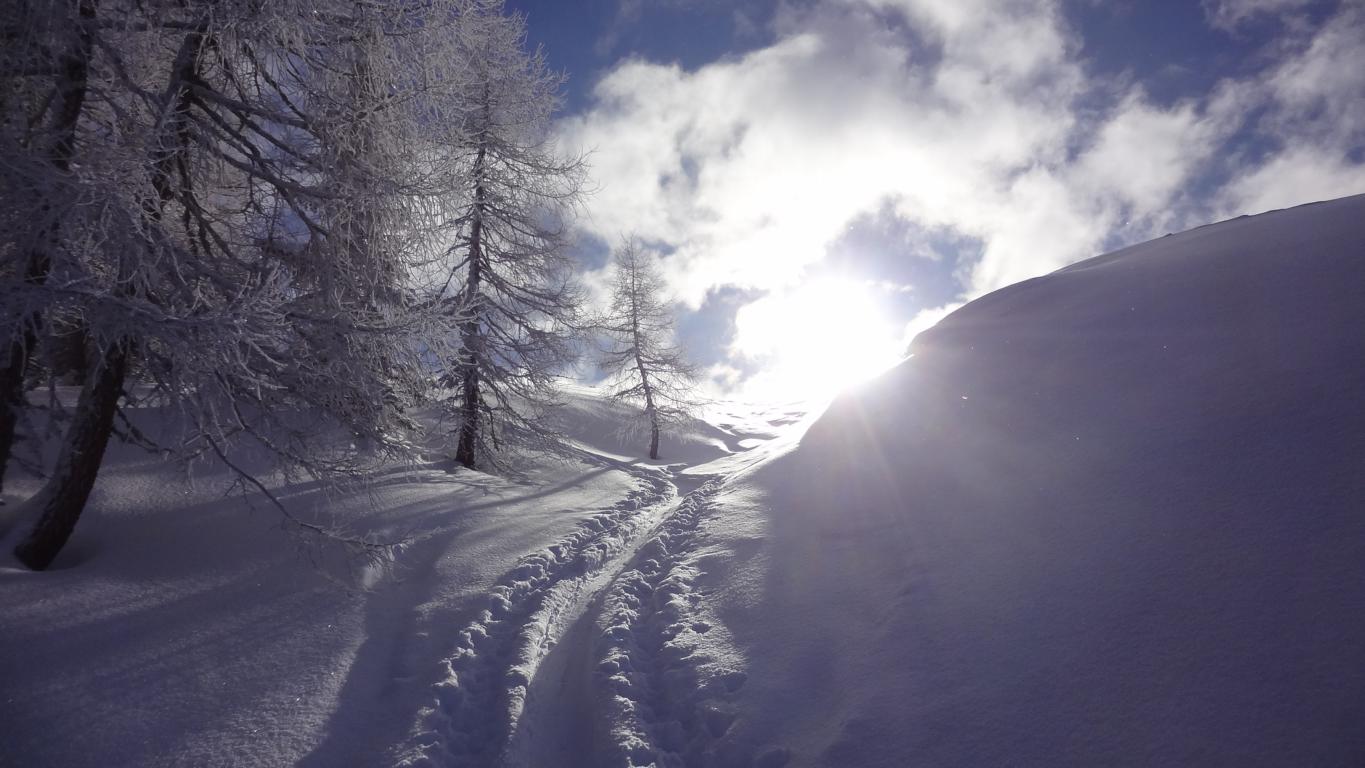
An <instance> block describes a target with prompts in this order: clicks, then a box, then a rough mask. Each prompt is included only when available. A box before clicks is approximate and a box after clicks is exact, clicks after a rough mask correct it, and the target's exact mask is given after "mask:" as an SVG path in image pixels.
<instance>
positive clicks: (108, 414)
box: [14, 341, 128, 571]
mask: <svg viewBox="0 0 1365 768" xmlns="http://www.w3.org/2000/svg"><path fill="white" fill-rule="evenodd" d="M127 373H128V348H127V346H126V343H125V342H121V341H120V342H115V343H114V344H112V345H111V346H110V347H109V349H108V350H106V351H105V354H104V358H103V359H102V360H100V361H98V363H97V366H96V369H95V371H94V374H93V375H92V376H91V378H90V381H89V382H88V383H87V384H86V385H85V387H84V388H82V389H81V398H80V401H79V402H78V403H77V405H76V412H75V414H73V416H72V419H71V425H70V426H69V427H68V429H67V440H66V443H65V444H64V445H63V446H62V453H61V456H59V457H58V459H57V467H56V469H55V470H54V471H53V473H52V477H51V478H49V479H48V481H47V485H46V486H44V487H43V490H42V491H41V492H39V494H38V497H39V498H41V499H43V513H42V517H40V518H39V519H38V522H37V524H35V525H34V526H33V530H32V531H30V532H29V534H28V536H27V537H26V538H25V539H24V541H23V542H22V543H20V544H19V546H18V547H16V548H15V550H14V554H15V556H17V557H18V558H19V560H20V561H21V562H22V563H23V564H24V565H27V566H28V567H29V568H32V569H33V570H35V571H41V570H43V569H45V568H47V567H48V566H49V565H51V564H52V560H53V559H54V558H56V557H57V553H58V552H60V551H61V549H62V547H63V546H64V545H65V544H66V540H67V539H68V538H70V537H71V531H72V530H74V529H75V527H76V521H77V520H78V519H80V516H81V510H83V509H84V508H85V502H86V499H88V498H89V497H90V490H91V489H92V488H93V487H94V486H95V477H96V475H98V474H99V469H100V462H101V461H103V459H104V449H105V447H106V446H107V445H108V444H109V434H110V432H112V431H113V426H114V414H115V412H116V411H117V410H118V401H119V396H120V395H121V394H122V393H123V380H124V377H125V376H126V375H127Z"/></svg>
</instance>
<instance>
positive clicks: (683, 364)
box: [599, 237, 701, 459]
mask: <svg viewBox="0 0 1365 768" xmlns="http://www.w3.org/2000/svg"><path fill="white" fill-rule="evenodd" d="M613 266H614V268H615V275H614V279H613V282H612V290H611V304H610V307H609V308H608V310H607V313H606V315H605V316H604V317H603V318H602V320H601V322H600V328H599V330H600V332H601V333H602V335H603V336H604V337H605V338H606V339H607V342H608V345H607V347H606V349H605V350H604V351H603V354H602V360H601V365H602V368H603V370H605V371H606V373H607V375H608V388H609V391H610V393H611V399H612V400H614V401H618V402H621V401H625V402H630V403H635V404H638V405H639V406H640V407H641V408H642V409H643V411H642V416H643V417H644V422H645V426H646V427H647V428H648V430H649V458H651V459H658V458H659V434H660V432H661V431H662V430H663V429H664V428H665V427H667V426H668V425H670V424H676V423H678V422H679V421H681V420H682V419H684V418H685V417H687V416H688V415H690V414H692V413H693V412H695V411H696V410H697V408H698V407H700V405H701V400H700V399H699V398H698V396H697V370H696V367H695V366H694V365H693V364H692V363H690V362H689V361H688V360H687V358H686V356H685V355H684V354H683V352H682V350H681V349H680V348H678V347H677V346H676V345H675V344H674V343H673V338H674V322H673V313H672V312H671V311H670V308H669V305H668V303H667V302H665V301H664V282H663V278H662V277H661V276H660V274H659V271H658V269H657V268H656V267H655V265H654V263H653V262H652V261H650V260H649V258H648V257H647V256H645V255H644V254H642V253H641V252H640V249H639V247H638V246H637V244H636V242H635V239H634V238H633V237H632V238H627V239H625V240H624V241H623V242H622V243H621V247H620V248H619V249H618V250H617V251H616V255H615V259H614V261H613Z"/></svg>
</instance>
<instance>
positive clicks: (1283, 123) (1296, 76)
mask: <svg viewBox="0 0 1365 768" xmlns="http://www.w3.org/2000/svg"><path fill="white" fill-rule="evenodd" d="M1286 48H1287V49H1288V53H1286V54H1285V55H1284V56H1283V57H1282V58H1281V60H1280V61H1279V62H1278V63H1277V64H1275V65H1274V66H1273V67H1271V69H1270V71H1269V72H1268V73H1266V75H1265V76H1264V77H1263V78H1257V79H1256V80H1254V81H1250V82H1245V83H1239V84H1236V85H1235V86H1233V87H1230V88H1229V89H1227V93H1226V94H1224V95H1223V101H1224V102H1227V103H1228V104H1229V105H1230V106H1226V107H1224V108H1225V110H1226V111H1228V112H1233V113H1236V112H1240V113H1243V114H1246V113H1250V112H1251V111H1252V110H1253V109H1255V108H1262V109H1263V110H1264V111H1265V115H1264V116H1263V117H1261V118H1260V120H1259V121H1258V122H1257V124H1256V128H1257V129H1258V130H1259V131H1260V133H1261V134H1262V135H1263V137H1264V138H1265V139H1266V140H1267V141H1270V142H1272V143H1274V144H1275V145H1276V149H1275V150H1274V151H1272V152H1270V153H1269V154H1268V155H1267V156H1266V157H1264V158H1263V159H1261V160H1260V162H1259V163H1256V164H1248V166H1247V167H1245V168H1242V169H1240V171H1239V172H1238V173H1236V174H1234V176H1233V178H1232V179H1231V181H1230V182H1229V183H1228V184H1227V186H1226V187H1225V188H1224V189H1223V190H1222V193H1221V195H1220V199H1219V201H1218V205H1217V209H1218V211H1219V212H1221V213H1223V214H1226V215H1236V214H1240V213H1260V212H1262V211H1266V210H1270V209H1272V208H1283V207H1286V206H1290V205H1296V204H1299V203H1306V202H1312V201H1315V200H1328V199H1331V198H1335V197H1342V196H1345V195H1350V194H1357V193H1361V192H1365V7H1361V6H1360V5H1358V4H1354V3H1346V4H1344V5H1343V6H1342V8H1341V10H1340V11H1339V12H1338V13H1337V14H1336V15H1335V16H1333V17H1332V18H1330V19H1328V20H1327V22H1326V23H1325V24H1323V25H1322V27H1321V28H1320V29H1318V30H1316V31H1314V32H1313V33H1312V34H1310V35H1308V36H1307V37H1306V38H1305V39H1303V40H1298V41H1291V43H1290V44H1289V45H1287V46H1286Z"/></svg>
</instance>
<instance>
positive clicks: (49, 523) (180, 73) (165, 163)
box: [14, 31, 204, 571]
mask: <svg viewBox="0 0 1365 768" xmlns="http://www.w3.org/2000/svg"><path fill="white" fill-rule="evenodd" d="M203 43H204V35H203V34H202V32H200V31H196V32H193V33H191V34H189V35H187V36H186V38H185V40H184V42H183V43H182V44H181V46H180V51H179V52H178V53H177V54H176V61H175V66H174V69H173V70H172V73H171V81H170V85H169V87H168V88H167V91H166V105H167V107H168V108H170V109H171V113H170V114H171V119H170V120H167V121H166V123H165V124H164V126H163V129H164V130H165V131H166V136H165V140H164V141H158V142H156V143H155V144H154V147H155V150H154V151H153V153H152V157H151V166H152V179H151V181H152V186H153V187H154V188H155V189H156V192H157V194H156V197H155V198H153V199H150V200H147V201H146V202H144V203H143V214H144V216H145V217H146V219H147V220H148V222H149V223H152V224H159V223H160V220H161V216H162V212H163V211H164V209H165V206H166V203H167V201H168V200H170V198H171V197H172V196H173V194H174V190H172V188H171V186H170V174H171V168H172V164H173V163H174V162H175V160H176V158H177V156H178V155H179V153H180V152H183V151H184V146H185V139H186V136H185V134H184V131H185V127H184V116H185V114H186V113H187V112H188V110H189V98H188V94H189V91H188V89H187V87H186V86H187V85H188V84H189V83H190V82H192V81H193V78H194V76H195V72H196V70H197V67H198V61H199V53H200V51H201V50H202V47H203ZM147 245H148V247H149V249H155V244H154V243H152V242H148V243H147ZM130 269H131V265H130V264H128V263H127V262H125V261H122V260H120V262H119V268H118V278H119V279H118V283H117V285H118V286H119V288H117V289H116V294H117V292H118V291H121V290H125V289H124V288H123V287H122V286H124V285H125V284H126V283H130V282H131V275H130V274H129V270H130ZM132 344H133V342H132V341H131V340H130V339H128V338H127V337H122V338H116V339H115V340H114V341H112V342H110V343H108V344H107V346H106V347H105V348H104V350H103V354H102V355H101V356H100V358H99V359H98V360H96V361H95V364H94V366H92V368H93V370H91V372H90V378H89V380H88V381H87V382H86V384H85V386H84V387H82V388H81V397H80V400H79V401H78V402H77V404H76V412H75V413H74V414H73V416H72V419H71V423H70V424H69V425H68V426H67V430H66V441H65V442H64V443H63V444H62V452H61V454H60V455H59V456H58V457H57V466H56V469H54V470H53V472H52V476H51V477H50V478H48V481H47V483H46V484H45V485H44V486H43V489H42V490H41V491H39V492H38V495H37V497H35V498H37V499H40V500H41V501H40V503H41V504H42V508H43V511H42V514H41V516H40V517H39V518H38V522H37V523H36V524H34V526H33V530H32V531H30V532H29V534H28V536H27V537H26V538H25V539H24V540H23V541H22V542H21V543H20V544H19V546H18V547H15V549H14V554H15V556H16V557H18V558H19V561H20V562H22V563H23V564H24V565H27V566H28V567H30V568H32V569H33V570H35V571H40V570H43V569H44V568H47V567H48V566H49V565H51V564H52V561H53V559H54V558H56V557H57V553H58V552H60V551H61V549H62V547H63V546H64V545H65V544H66V541H67V539H69V538H71V532H72V531H73V530H74V529H75V527H76V521H77V520H79V519H80V516H81V511H82V510H83V509H84V508H85V502H86V500H87V499H89V498H90V491H91V489H92V488H94V487H95V478H96V476H97V475H98V474H99V470H100V464H101V463H102V462H103V461H104V449H105V448H106V447H107V446H108V445H109V435H110V434H111V433H112V432H113V428H114V415H115V414H116V413H117V412H118V403H119V398H120V397H122V396H123V383H124V379H125V378H127V375H128V363H129V356H130V355H131V354H132V352H131V348H132Z"/></svg>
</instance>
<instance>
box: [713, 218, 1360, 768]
mask: <svg viewBox="0 0 1365 768" xmlns="http://www.w3.org/2000/svg"><path fill="white" fill-rule="evenodd" d="M912 351H913V357H912V358H911V359H910V360H908V361H907V362H905V363H904V364H902V365H901V366H900V367H898V368H896V369H895V370H893V371H891V372H889V373H888V374H887V375H885V376H884V377H882V378H881V379H880V380H878V381H877V382H875V383H874V384H872V385H870V386H869V387H867V388H866V389H865V390H864V391H861V392H858V393H855V394H852V395H849V396H847V397H845V398H844V399H842V400H841V401H838V402H836V403H835V404H834V406H832V407H831V408H830V410H829V411H828V412H827V413H826V414H825V415H824V416H823V417H822V418H821V419H820V420H819V421H818V422H817V423H816V424H815V425H814V426H813V427H812V428H811V429H810V431H809V432H808V433H807V435H806V437H805V438H804V440H803V441H802V443H801V444H800V446H799V448H797V449H796V450H794V451H792V452H790V453H788V454H786V455H784V456H782V457H780V458H778V459H776V460H774V461H772V462H769V463H768V464H766V465H764V466H762V467H760V468H759V469H757V470H756V471H754V472H753V473H752V474H750V475H749V476H748V477H746V478H744V479H743V480H742V481H740V482H738V483H737V484H735V485H734V486H732V488H731V489H730V491H729V493H730V498H731V506H732V510H734V513H735V514H738V510H740V509H745V510H747V512H748V515H747V519H748V523H747V524H745V525H741V523H740V521H741V518H740V517H736V518H735V520H734V525H735V529H736V530H743V531H748V532H749V533H746V534H744V535H742V536H741V535H736V538H735V542H739V543H736V544H735V545H734V546H731V547H730V555H729V558H728V565H725V566H724V568H725V570H726V579H727V583H726V584H725V585H723V586H721V587H718V592H719V593H720V596H719V597H720V601H721V605H720V607H719V608H718V609H717V611H718V613H719V615H721V616H722V618H723V619H724V620H725V621H726V622H727V624H728V625H729V628H730V630H731V631H732V633H733V636H734V639H735V641H736V642H737V643H738V644H739V645H740V646H741V647H742V648H743V649H744V654H745V656H746V657H747V658H749V659H751V660H752V662H751V669H750V670H749V676H748V682H747V684H746V685H745V688H744V690H743V691H742V692H741V696H740V699H739V700H738V702H737V705H738V709H739V710H740V712H741V713H742V714H741V715H740V717H739V719H738V720H737V721H736V723H735V725H734V726H733V728H732V729H731V732H730V734H729V735H728V736H727V739H726V743H725V744H723V745H722V747H721V748H719V749H718V751H717V753H716V757H717V762H719V763H721V764H741V763H744V762H747V761H748V760H750V759H754V758H757V762H758V763H759V764H766V765H781V764H790V765H831V766H833V765H839V766H866V765H918V766H932V765H954V766H970V765H1049V766H1053V765H1077V766H1093V765H1243V766H1244V765H1315V766H1326V765H1362V764H1365V727H1363V726H1362V723H1365V196H1357V197H1351V198H1346V199H1342V200H1337V201H1333V202H1327V203H1319V204H1314V205H1308V206H1303V207H1300V208H1296V209H1293V210H1288V211H1277V212H1273V213H1268V214H1264V215H1261V216H1256V217H1251V218H1246V217H1243V218H1241V219H1237V220H1233V221H1228V222H1224V223H1221V224H1216V225H1212V226H1207V227H1203V228H1200V229H1196V230H1192V231H1189V232H1186V233H1183V234H1180V235H1174V236H1167V237H1164V238H1161V239H1158V240H1155V241H1152V242H1149V243H1145V244H1143V245H1139V246H1135V247H1132V248H1128V249H1125V250H1122V251H1118V252H1116V253H1112V254H1109V255H1106V256H1101V257H1098V258H1095V259H1091V260H1089V261H1085V262H1081V263H1078V264H1076V265H1073V266H1071V267H1069V268H1066V269H1063V270H1061V271H1059V272H1056V273H1053V274H1051V275H1047V276H1045V277H1041V278H1038V279H1034V280H1030V281H1027V282H1025V283H1021V284H1018V285H1014V286H1011V287H1008V288H1005V289H1003V290H1001V291H997V292H996V293H993V294H990V295H988V296H985V297H983V298H981V299H979V300H977V301H974V302H972V303H970V304H968V305H967V306H965V307H963V308H962V309H960V310H959V311H957V312H955V313H954V314H952V315H951V316H950V317H948V318H947V319H945V320H944V321H943V322H941V323H940V324H939V325H938V326H937V327H935V328H933V329H931V330H930V331H927V332H925V333H924V334H922V335H921V336H919V337H918V338H917V339H916V341H915V343H914V345H913V348H912ZM755 529H761V530H762V535H761V537H760V541H759V542H758V543H755V541H754V537H753V535H752V531H753V530H755ZM740 544H742V546H741V545H740ZM713 570H715V569H714V568H713Z"/></svg>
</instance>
